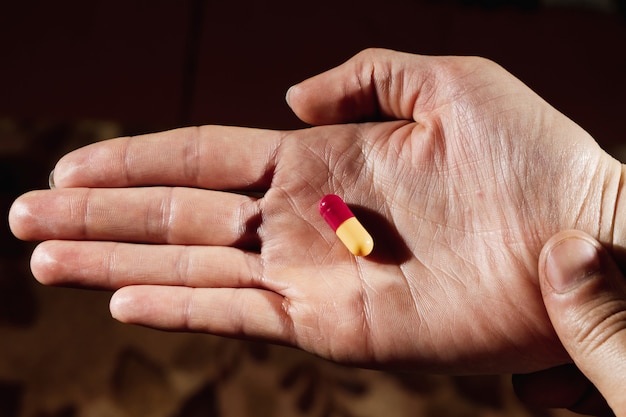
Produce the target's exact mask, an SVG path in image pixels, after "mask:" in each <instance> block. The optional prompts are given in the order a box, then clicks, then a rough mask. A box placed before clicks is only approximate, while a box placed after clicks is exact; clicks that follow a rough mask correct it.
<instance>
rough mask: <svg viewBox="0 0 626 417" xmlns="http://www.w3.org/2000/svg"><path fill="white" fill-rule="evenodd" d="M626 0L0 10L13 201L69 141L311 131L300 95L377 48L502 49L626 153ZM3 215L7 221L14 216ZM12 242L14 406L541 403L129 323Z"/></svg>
mask: <svg viewBox="0 0 626 417" xmlns="http://www.w3.org/2000/svg"><path fill="white" fill-rule="evenodd" d="M625 4H626V1H624V0H528V1H524V0H447V1H445V0H444V1H435V0H386V1H384V2H382V1H380V2H375V1H373V0H366V1H342V0H318V1H316V2H313V3H300V2H293V1H286V0H279V1H270V0H267V1H261V0H259V1H252V0H248V1H245V0H244V1H243V2H234V1H225V0H178V1H174V0H141V1H139V0H138V1H129V0H89V1H78V0H57V1H55V2H50V1H41V0H39V1H37V0H32V1H20V2H18V1H14V2H8V1H4V0H3V1H2V2H1V4H0V205H1V207H2V209H3V211H4V213H5V214H6V212H7V211H8V208H9V206H10V204H11V201H13V199H14V198H15V197H16V196H17V195H19V194H21V193H23V192H25V191H27V190H30V189H35V188H42V187H46V186H47V176H48V172H49V171H50V169H52V167H53V166H54V163H55V161H56V160H57V159H58V157H60V156H61V155H62V154H63V153H65V152H67V151H69V150H71V149H73V148H76V147H78V146H81V145H84V144H86V143H89V142H93V141H96V140H101V139H106V138H109V137H113V136H118V135H122V134H139V133H145V132H151V131H157V130H162V129H169V128H174V127H179V126H185V125H191V124H208V123H217V124H234V125H243V126H255V127H268V128H279V129H291V128H298V127H302V126H303V124H302V123H300V122H299V121H298V120H297V119H296V118H295V117H294V116H293V115H292V114H291V113H290V111H289V109H288V107H287V105H286V104H285V102H284V95H285V92H286V90H287V88H288V87H289V86H290V85H292V84H294V83H296V82H298V81H301V80H303V79H305V78H307V77H309V76H311V75H314V74H317V73H319V72H321V71H324V70H326V69H328V68H330V67H333V66H335V65H337V64H339V63H341V62H343V61H345V60H346V59H348V58H349V57H350V56H352V55H353V54H355V53H356V52H358V51H359V50H361V49H364V48H367V47H386V48H392V49H398V50H403V51H407V52H414V53H420V54H436V55H443V54H453V55H480V56H484V57H487V58H490V59H492V60H494V61H496V62H498V63H500V64H501V65H503V66H504V67H505V68H507V69H508V70H509V71H510V72H512V73H513V74H514V75H516V76H517V77H519V78H520V79H522V80H523V81H524V82H525V83H527V84H528V85H529V86H530V87H531V88H533V89H534V90H535V91H537V92H538V93H539V94H540V95H542V96H543V97H544V98H545V99H546V100H547V101H548V102H550V103H552V104H553V105H554V106H555V107H556V108H557V109H559V110H560V111H562V112H563V113H565V114H566V115H567V116H569V117H570V118H572V119H573V120H575V121H576V122H578V123H579V124H580V125H581V126H582V127H583V128H585V129H586V130H587V131H589V132H590V133H591V134H592V135H593V136H594V137H595V138H596V140H598V142H599V143H600V144H601V145H602V146H603V147H605V149H607V150H609V151H610V152H611V153H613V154H614V155H616V156H617V157H619V158H623V155H625V154H626V152H625V150H624V149H625V147H624V139H623V136H624V131H625V130H626V118H625V117H624V112H625V107H626V106H625V104H624V103H625V99H626V77H625V76H626V5H625ZM5 217H6V216H5ZM32 247H33V244H30V243H21V242H18V241H16V240H15V239H14V238H13V237H12V236H11V235H10V233H9V230H8V227H7V226H6V222H5V226H4V227H3V229H2V234H1V235H0V417H4V416H7V417H13V416H21V417H25V416H28V417H30V416H67V417H69V416H98V417H99V416H103V417H104V416H196V415H197V416H200V415H205V416H208V415H211V416H213V415H215V416H222V415H223V416H230V415H233V416H248V415H249V416H255V417H257V416H276V415H281V416H282V415H287V416H291V415H293V416H301V415H302V416H305V415H306V416H320V417H322V416H331V415H338V416H370V415H389V416H415V415H420V416H422V415H424V416H439V415H441V416H483V415H484V416H497V415H503V416H504V415H508V416H511V415H518V416H529V415H533V416H535V415H536V416H543V415H546V416H547V415H566V413H560V412H548V411H542V410H531V409H527V408H524V407H522V406H521V405H520V404H519V403H518V402H517V401H516V399H515V396H514V395H513V393H512V391H511V388H510V384H509V383H508V377H507V376H484V377H434V376H407V375H396V374H387V373H376V372H371V371H362V370H350V369H344V368H341V367H337V366H334V365H330V364H327V363H326V362H323V361H319V360H317V359H315V358H311V357H310V356H308V355H306V354H302V353H299V352H295V351H292V350H289V349H284V348H277V347H271V346H265V345H262V344H250V343H246V342H238V341H229V340H224V339H220V338H215V337H211V336H198V335H170V334H165V333H160V332H155V331H150V330H146V329H139V328H135V327H130V326H122V325H118V324H116V323H115V322H113V321H112V320H111V319H110V317H109V316H108V310H107V302H108V297H109V294H106V293H94V292H89V291H80V290H71V289H54V288H44V287H41V286H39V285H38V284H36V283H35V282H34V280H33V279H32V276H31V275H30V271H29V269H28V257H29V254H30V251H31V250H32Z"/></svg>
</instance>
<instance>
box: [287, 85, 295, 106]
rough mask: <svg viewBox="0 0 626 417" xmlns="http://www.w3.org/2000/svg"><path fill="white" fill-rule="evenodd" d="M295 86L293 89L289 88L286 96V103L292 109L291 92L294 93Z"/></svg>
mask: <svg viewBox="0 0 626 417" xmlns="http://www.w3.org/2000/svg"><path fill="white" fill-rule="evenodd" d="M294 87H295V85H292V86H291V87H289V89H288V90H287V93H286V94H285V101H286V102H287V105H288V106H289V107H291V92H292V91H293V89H294Z"/></svg>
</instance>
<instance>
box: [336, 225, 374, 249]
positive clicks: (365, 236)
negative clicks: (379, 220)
mask: <svg viewBox="0 0 626 417" xmlns="http://www.w3.org/2000/svg"><path fill="white" fill-rule="evenodd" d="M335 234H336V235H337V237H338V238H339V240H341V242H342V243H343V244H344V245H346V248H348V250H349V251H350V252H351V253H352V254H353V255H355V256H367V255H369V254H370V253H371V252H372V250H373V249H374V239H372V236H370V234H369V233H367V230H365V228H364V227H363V225H361V223H359V221H358V220H357V219H356V217H350V218H349V219H348V220H346V221H345V222H343V223H341V225H340V226H339V227H338V228H337V230H335Z"/></svg>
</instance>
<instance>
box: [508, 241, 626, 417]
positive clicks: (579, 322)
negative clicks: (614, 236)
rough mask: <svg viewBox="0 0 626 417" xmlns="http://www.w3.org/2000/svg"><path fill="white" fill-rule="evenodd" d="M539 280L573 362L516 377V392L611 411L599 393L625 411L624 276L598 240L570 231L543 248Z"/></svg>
mask: <svg viewBox="0 0 626 417" xmlns="http://www.w3.org/2000/svg"><path fill="white" fill-rule="evenodd" d="M539 277H540V284H541V290H542V293H543V300H544V302H545V305H546V309H547V310H548V314H549V316H550V319H551V320H552V324H553V325H554V328H555V329H556V332H557V334H558V335H559V338H560V340H561V342H562V343H563V346H565V349H566V350H567V352H568V353H569V355H570V356H571V358H572V360H573V362H574V364H573V365H564V366H560V367H557V368H552V369H549V370H545V371H540V372H536V373H533V374H529V375H517V376H515V377H514V383H515V386H516V390H517V392H518V395H519V396H520V398H522V399H523V400H524V401H526V402H528V403H531V404H533V405H536V406H543V407H560V408H570V409H571V410H572V411H576V412H579V413H584V414H594V415H613V414H612V412H611V409H610V408H609V406H608V405H607V403H606V402H605V400H604V399H603V398H602V396H601V395H600V393H602V394H603V395H604V397H605V398H606V401H608V404H610V406H611V408H612V410H613V412H615V415H617V416H620V417H621V416H626V395H624V387H626V279H625V278H624V275H623V274H622V272H621V271H620V269H619V268H618V266H617V265H616V264H615V262H614V261H613V259H612V258H611V256H610V255H609V254H608V253H607V251H606V250H605V249H604V248H603V247H602V246H600V244H599V243H598V242H597V241H596V240H595V239H593V238H592V237H590V236H589V235H587V234H585V233H582V232H577V231H566V232H562V233H558V234H557V235H555V236H554V237H553V238H552V239H550V240H549V241H548V243H546V245H545V246H544V248H543V251H542V253H541V257H540V260H539ZM581 371H582V372H581ZM585 375H586V376H587V377H588V378H589V379H587V378H586V377H585ZM594 385H595V386H594ZM595 387H597V389H596V388H595ZM598 389H599V392H598Z"/></svg>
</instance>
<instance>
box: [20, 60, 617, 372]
mask: <svg viewBox="0 0 626 417" xmlns="http://www.w3.org/2000/svg"><path fill="white" fill-rule="evenodd" d="M288 101H289V103H290V105H291V107H292V109H293V110H294V112H295V113H296V114H297V115H298V116H299V117H300V118H301V119H302V120H304V121H306V122H308V123H312V124H315V125H325V126H318V127H313V128H310V129H305V130H299V131H291V132H274V131H262V130H253V129H242V128H235V127H216V126H207V127H201V128H187V129H181V130H175V131H170V132H163V133H158V134H152V135H146V136H142V137H136V138H121V139H115V140H111V141H106V142H102V143H97V144H94V145H90V146H87V147H85V148H82V149H79V150H77V151H74V152H72V153H70V154H68V155H66V156H65V157H64V158H62V159H61V160H60V161H59V163H58V164H57V166H56V169H55V175H54V180H55V183H56V186H57V189H55V190H46V191H36V192H33V193H29V194H26V195H24V196H22V197H21V198H19V199H18V200H17V201H16V202H15V204H14V206H13V207H12V210H11V213H10V224H11V227H12V230H13V232H14V233H15V234H16V236H18V237H20V238H22V239H31V240H45V242H43V243H42V244H41V245H40V246H38V247H37V249H36V250H35V252H34V253H33V257H32V269H33V273H34V275H35V276H36V277H37V279H38V280H40V281H41V282H43V283H45V284H54V285H78V286H86V287H99V288H108V289H114V290H117V291H116V293H115V294H114V296H113V298H112V300H111V311H112V314H113V316H114V317H115V318H117V319H118V320H121V321H123V322H128V323H137V324H142V325H147V326H152V327H157V328H162V329H169V330H191V331H201V332H209V333H215V334H221V335H227V336H233V337H246V338H255V339H262V340H269V341H273V342H277V343H284V344H288V345H293V346H297V347H299V348H302V349H305V350H308V351H310V352H313V353H315V354H318V355H321V356H323V357H326V358H329V359H332V360H335V361H339V362H344V363H349V364H358V365H365V366H375V367H402V368H405V369H417V370H423V371H436V372H527V371H533V370H538V369H545V368H547V367H550V366H554V365H556V364H559V363H563V362H564V361H566V360H567V358H568V357H567V354H566V353H565V351H564V350H563V349H562V347H561V344H560V342H559V340H558V338H557V336H556V335H555V333H554V330H553V328H552V326H551V324H550V321H549V320H548V317H547V315H546V312H545V308H544V306H543V302H542V300H541V296H540V290H539V286H538V280H537V259H538V255H539V252H540V250H541V247H542V245H543V243H544V242H545V241H546V240H547V239H548V238H549V237H550V236H552V235H553V234H554V233H555V232H556V231H558V230H563V229H568V228H577V229H581V230H585V231H587V232H589V233H590V234H592V235H593V236H594V237H596V238H598V239H599V240H600V241H601V242H603V244H609V243H611V238H612V235H611V231H612V220H613V219H612V216H613V214H614V207H615V199H616V197H617V193H618V187H619V173H620V169H621V166H620V164H619V163H618V162H616V161H615V160H613V159H612V158H610V157H609V156H608V155H607V154H606V153H604V152H603V151H602V150H601V149H600V148H599V147H598V146H597V144H596V143H595V142H594V140H593V139H592V138H591V137H590V136H589V135H588V134H587V133H586V132H584V131H583V130H582V129H581V128H580V127H578V126H577V125H575V124H574V123H573V122H571V121H570V120H568V119H567V118H566V117H564V116H563V115H562V114H560V113H559V112H557V111H556V110H554V109H553V108H552V107H550V106H549V105H548V104H547V103H545V102H544V101H543V100H541V99H540V98H539V97H538V96H537V95H535V94H534V93H533V92H532V91H530V90H529V89H528V88H527V87H526V86H524V85H523V84H522V83H521V82H520V81H518V80H517V79H515V78H514V77H513V76H511V75H510V74H509V73H507V72H506V71H504V70H503V69H502V68H500V67H499V66H497V65H495V64H493V63H491V62H489V61H486V60H483V59H479V58H460V57H422V56H414V55H408V54H401V53H396V52H391V51H366V52H364V53H361V54H359V55H357V56H356V57H354V58H353V59H351V60H350V61H348V62H347V63H345V64H344V65H342V66H340V67H338V68H335V69H333V70H331V71H329V72H327V73H324V74H321V75H319V76H317V77H314V78H312V79H309V80H307V81H305V82H303V83H301V84H299V85H297V86H295V87H293V88H292V89H291V90H290V92H289V94H288ZM351 122H363V123H358V124H348V123H351ZM252 190H253V191H261V192H263V196H262V197H260V198H258V197H254V196H250V195H242V194H237V193H233V192H232V191H238V192H247V191H252ZM329 193H336V194H339V195H341V196H342V197H344V199H345V200H346V202H347V203H348V204H349V205H351V206H352V208H353V209H354V211H355V212H356V213H357V216H360V217H361V220H362V222H363V223H364V224H365V226H366V227H368V228H369V229H370V232H372V235H373V237H374V240H375V249H374V253H373V254H372V255H371V256H369V257H366V258H355V257H353V256H352V255H351V254H350V253H349V252H348V251H347V250H346V249H345V248H344V247H343V246H342V245H341V244H340V243H339V242H338V240H337V238H336V237H335V235H334V233H333V232H332V230H330V229H329V228H328V226H327V225H326V224H325V223H324V221H323V220H322V219H321V217H320V216H319V214H318V213H317V204H318V201H319V200H320V198H321V197H322V196H323V195H325V194H329Z"/></svg>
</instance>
